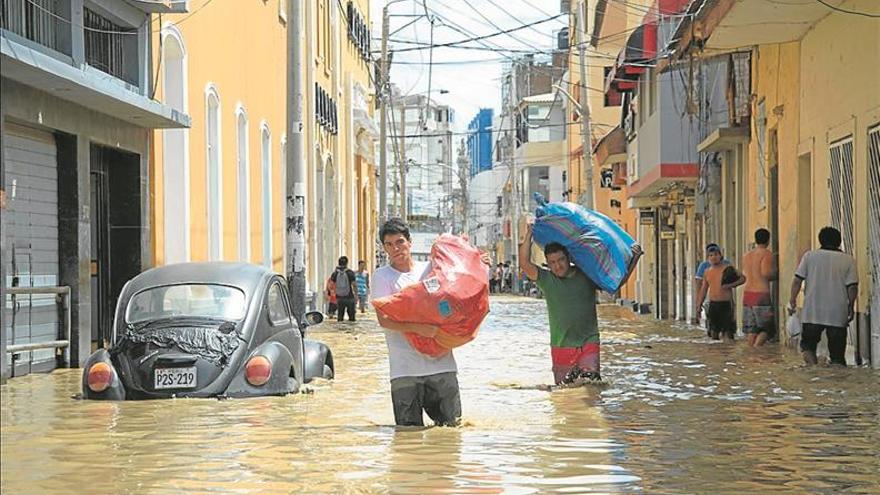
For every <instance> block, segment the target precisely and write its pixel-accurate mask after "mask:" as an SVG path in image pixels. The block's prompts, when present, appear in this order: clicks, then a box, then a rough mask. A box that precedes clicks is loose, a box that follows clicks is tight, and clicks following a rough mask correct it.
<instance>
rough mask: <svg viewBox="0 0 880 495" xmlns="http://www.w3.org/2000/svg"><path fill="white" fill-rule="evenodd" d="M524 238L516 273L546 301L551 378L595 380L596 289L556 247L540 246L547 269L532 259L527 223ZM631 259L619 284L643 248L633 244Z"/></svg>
mask: <svg viewBox="0 0 880 495" xmlns="http://www.w3.org/2000/svg"><path fill="white" fill-rule="evenodd" d="M525 230H526V233H525V237H524V238H523V239H521V242H520V245H519V265H520V269H522V271H523V272H524V273H525V274H526V276H527V277H529V279H531V280H534V281H535V282H537V285H538V287H539V288H540V289H541V290H542V291H543V292H544V297H545V299H546V301H547V313H548V316H549V318H550V354H551V357H552V360H553V377H554V380H555V382H556V384H557V385H577V384H580V383H584V382H585V381H588V380H600V379H601V376H600V373H599V322H598V318H597V316H596V291H597V289H598V286H597V285H596V283H595V282H593V281H592V280H590V278H589V277H587V276H586V275H584V272H583V271H581V269H580V268H578V267H576V266H574V265H572V264H571V255H570V254H569V252H568V250H567V249H566V248H565V247H564V246H563V245H561V244H559V243H556V242H551V243H549V244H547V245H546V246H545V247H544V255H545V256H546V257H547V265H548V266H549V270H548V269H546V268H542V267H539V266H537V265H535V264H534V263H533V262H532V260H531V246H532V223H531V222H530V221H529V222H528V223H527V225H526V229H525ZM631 251H632V260H631V261H630V263H629V266H628V269H627V271H626V275H625V276H624V277H623V281H622V282H621V283H620V285H623V284H625V283H626V281H627V279H629V276H630V275H631V274H632V272H633V269H634V268H635V266H636V263H637V262H638V260H639V258H640V257H641V256H642V248H641V247H640V246H639V245H638V244H634V245H633V246H632V248H631Z"/></svg>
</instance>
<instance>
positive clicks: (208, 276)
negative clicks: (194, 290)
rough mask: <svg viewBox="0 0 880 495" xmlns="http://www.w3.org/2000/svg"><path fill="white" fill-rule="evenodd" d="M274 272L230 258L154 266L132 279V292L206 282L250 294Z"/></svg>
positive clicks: (130, 286)
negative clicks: (163, 286)
mask: <svg viewBox="0 0 880 495" xmlns="http://www.w3.org/2000/svg"><path fill="white" fill-rule="evenodd" d="M273 275H275V272H273V271H271V270H269V269H268V268H266V267H264V266H260V265H254V264H252V263H236V262H226V261H208V262H194V263H175V264H171V265H163V266H158V267H156V268H151V269H149V270H147V271H145V272H143V273H141V274H140V275H138V276H136V277H135V278H133V279H131V282H130V283H129V287H128V292H129V295H130V294H134V293H136V292H140V291H141V290H144V289H147V288H150V287H156V286H161V285H174V284H185V283H202V284H221V285H231V286H234V287H238V288H240V289H242V290H244V292H245V293H246V294H247V295H248V297H250V296H251V295H252V294H254V292H255V291H256V289H257V287H259V286H260V284H262V283H264V281H265V280H266V279H268V278H270V277H272V276H273Z"/></svg>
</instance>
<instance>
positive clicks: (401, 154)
mask: <svg viewBox="0 0 880 495" xmlns="http://www.w3.org/2000/svg"><path fill="white" fill-rule="evenodd" d="M399 158H400V165H399V166H398V169H399V170H398V172H399V173H400V179H399V180H400V219H401V220H403V221H404V222H406V213H407V211H406V97H404V98H403V105H402V106H401V112H400V152H399Z"/></svg>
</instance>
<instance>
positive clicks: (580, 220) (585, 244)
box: [532, 193, 636, 293]
mask: <svg viewBox="0 0 880 495" xmlns="http://www.w3.org/2000/svg"><path fill="white" fill-rule="evenodd" d="M535 201H537V202H538V208H537V209H536V210H535V226H534V228H533V230H532V233H533V236H534V240H535V242H536V243H538V245H539V246H541V247H542V248H543V247H544V246H546V245H547V244H550V243H551V242H557V243H559V244H562V245H563V246H565V248H566V249H568V252H569V254H570V255H571V257H572V260H571V261H573V262H574V264H575V265H577V267H578V268H580V269H581V271H583V272H584V274H586V275H587V276H588V277H590V279H591V280H592V281H593V282H595V283H596V285H597V286H599V288H600V289H602V290H604V291H606V292H610V293H613V292H617V289H619V288H620V284H621V282H623V278H624V277H625V276H626V272H627V268H628V267H629V264H630V262H631V261H632V246H633V244H635V243H636V242H635V240H633V238H632V237H631V236H630V235H629V234H628V233H627V232H626V231H625V230H623V229H622V228H620V226H619V225H617V224H616V223H615V222H614V221H613V220H611V219H610V218H608V217H606V216H605V215H603V214H601V213H599V212H597V211H594V210H588V209H586V208H584V207H583V206H580V205H577V204H574V203H548V202H547V201H546V200H545V199H544V197H543V196H541V195H540V194H538V193H535Z"/></svg>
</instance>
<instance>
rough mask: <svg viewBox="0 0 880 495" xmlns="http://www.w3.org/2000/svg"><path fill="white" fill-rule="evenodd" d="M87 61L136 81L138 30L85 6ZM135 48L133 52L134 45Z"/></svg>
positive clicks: (127, 79)
mask: <svg viewBox="0 0 880 495" xmlns="http://www.w3.org/2000/svg"><path fill="white" fill-rule="evenodd" d="M83 24H84V25H85V33H84V37H85V44H86V47H85V48H86V62H87V63H88V64H89V65H91V66H92V67H94V68H96V69H98V70H100V71H103V72H106V73H107V74H110V75H111V76H116V77H118V78H119V79H122V80H123V81H126V82H128V83H131V84H135V85H136V84H137V70H136V68H137V39H136V38H137V37H136V36H135V34H137V29H132V28H126V27H123V26H120V25H119V24H116V23H115V22H113V21H111V20H110V19H107V18H106V17H104V16H102V15H100V14H98V13H96V12H94V11H92V10H89V9H87V8H84V9H83ZM130 47H133V48H134V51H133V52H132V50H131V48H130Z"/></svg>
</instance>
